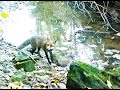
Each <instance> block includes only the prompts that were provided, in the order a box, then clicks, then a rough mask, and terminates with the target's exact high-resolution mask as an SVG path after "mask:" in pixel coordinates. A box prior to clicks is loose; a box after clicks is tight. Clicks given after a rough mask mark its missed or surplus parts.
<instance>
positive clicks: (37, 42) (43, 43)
mask: <svg viewBox="0 0 120 90" xmlns="http://www.w3.org/2000/svg"><path fill="white" fill-rule="evenodd" d="M55 43H56V41H54V40H51V39H48V38H47V37H42V36H32V37H30V38H28V39H27V40H25V41H24V42H23V43H22V44H21V45H20V46H18V48H17V49H19V50H21V49H23V48H25V47H26V46H28V45H31V47H32V50H31V51H30V52H31V54H32V55H33V53H35V51H36V50H37V54H38V55H39V56H40V57H41V58H43V57H42V56H41V54H40V50H41V48H42V49H43V51H44V53H45V55H46V58H47V60H48V63H49V64H51V63H53V58H52V50H53V49H54V47H55ZM48 52H49V53H50V56H51V61H50V60H49V57H48Z"/></svg>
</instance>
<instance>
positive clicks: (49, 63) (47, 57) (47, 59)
mask: <svg viewBox="0 0 120 90" xmlns="http://www.w3.org/2000/svg"><path fill="white" fill-rule="evenodd" d="M45 55H46V58H47V60H48V62H49V64H51V62H50V60H49V57H48V53H47V52H46V51H45Z"/></svg>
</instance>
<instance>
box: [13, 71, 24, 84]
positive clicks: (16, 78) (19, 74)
mask: <svg viewBox="0 0 120 90" xmlns="http://www.w3.org/2000/svg"><path fill="white" fill-rule="evenodd" d="M25 76H26V74H25V71H24V70H23V69H21V70H19V71H17V72H15V73H14V75H12V77H11V80H12V81H13V82H14V81H23V80H24V79H25Z"/></svg>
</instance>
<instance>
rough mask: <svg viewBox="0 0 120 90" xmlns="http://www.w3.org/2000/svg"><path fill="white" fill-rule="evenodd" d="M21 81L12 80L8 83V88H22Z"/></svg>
mask: <svg viewBox="0 0 120 90" xmlns="http://www.w3.org/2000/svg"><path fill="white" fill-rule="evenodd" d="M22 86H23V83H21V82H13V83H10V84H9V85H8V89H22Z"/></svg>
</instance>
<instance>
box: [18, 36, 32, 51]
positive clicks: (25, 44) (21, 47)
mask: <svg viewBox="0 0 120 90" xmlns="http://www.w3.org/2000/svg"><path fill="white" fill-rule="evenodd" d="M30 42H31V38H30V39H27V40H26V41H24V42H23V43H22V44H21V45H20V46H18V48H17V49H23V48H24V47H26V46H28V45H29V44H30Z"/></svg>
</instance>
